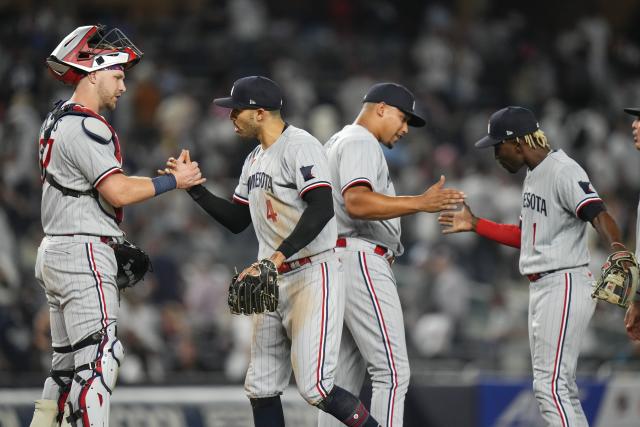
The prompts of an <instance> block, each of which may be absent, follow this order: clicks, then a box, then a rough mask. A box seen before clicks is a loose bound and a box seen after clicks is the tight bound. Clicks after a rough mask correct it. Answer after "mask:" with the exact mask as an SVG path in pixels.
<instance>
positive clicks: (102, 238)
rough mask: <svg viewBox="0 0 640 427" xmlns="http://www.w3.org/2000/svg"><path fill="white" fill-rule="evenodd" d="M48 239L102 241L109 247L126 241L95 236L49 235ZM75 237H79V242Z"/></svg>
mask: <svg viewBox="0 0 640 427" xmlns="http://www.w3.org/2000/svg"><path fill="white" fill-rule="evenodd" d="M47 237H69V238H70V239H69V241H89V242H90V241H94V242H97V241H100V242H101V243H105V244H107V245H111V244H115V243H122V242H123V241H124V238H123V237H117V236H98V235H95V234H47ZM75 237H78V240H76V239H74V238H75ZM65 240H66V239H65Z"/></svg>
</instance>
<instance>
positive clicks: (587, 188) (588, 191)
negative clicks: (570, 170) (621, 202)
mask: <svg viewBox="0 0 640 427" xmlns="http://www.w3.org/2000/svg"><path fill="white" fill-rule="evenodd" d="M578 185H579V186H580V188H582V191H584V194H592V193H595V192H596V190H594V189H593V187H591V183H590V182H588V181H578Z"/></svg>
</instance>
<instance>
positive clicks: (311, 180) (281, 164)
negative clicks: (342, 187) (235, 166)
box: [233, 125, 337, 260]
mask: <svg viewBox="0 0 640 427" xmlns="http://www.w3.org/2000/svg"><path fill="white" fill-rule="evenodd" d="M319 187H331V184H330V178H329V170H328V167H327V156H326V154H325V152H324V150H323V148H322V144H320V142H319V141H318V140H317V139H315V138H314V137H313V136H311V134H309V133H308V132H306V131H304V130H302V129H298V128H296V127H294V126H291V125H289V126H288V127H287V128H286V129H285V131H284V132H283V133H282V135H280V137H279V138H278V139H277V140H276V142H275V143H274V144H273V145H271V146H270V147H269V148H268V149H267V150H263V149H262V146H260V145H258V146H257V147H256V149H255V150H253V151H252V152H251V153H250V154H249V155H248V156H247V159H246V160H245V162H244V166H243V168H242V174H241V175H240V182H239V183H238V186H237V187H236V189H235V192H234V194H233V199H234V201H235V202H236V203H242V204H245V205H249V209H250V211H251V221H252V222H253V227H254V228H255V231H256V236H257V238H258V243H259V250H258V258H259V259H262V258H266V257H269V256H271V255H272V254H273V253H274V252H275V251H276V249H277V248H278V247H279V246H280V244H281V243H282V241H283V240H284V239H286V238H287V237H288V236H289V235H290V234H291V232H292V231H293V229H294V228H295V226H296V225H297V224H298V221H299V220H300V217H301V216H302V213H303V212H304V210H305V209H306V206H307V204H306V202H305V201H304V200H303V199H302V197H304V194H305V193H306V192H307V191H310V190H312V189H314V188H319ZM335 221H336V220H335V218H332V219H331V220H330V221H329V222H328V223H327V224H326V225H325V227H324V229H323V230H322V231H321V232H320V234H318V236H317V237H316V238H315V239H313V240H312V241H311V243H309V245H307V246H306V247H305V248H303V249H300V250H299V251H298V252H297V253H295V254H293V255H292V256H291V257H289V259H290V260H294V259H298V258H304V257H308V256H312V255H315V254H318V253H320V252H324V251H326V250H329V249H333V247H334V246H335V244H336V238H337V235H336V222H335Z"/></svg>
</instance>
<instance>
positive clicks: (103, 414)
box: [67, 325, 124, 427]
mask: <svg viewBox="0 0 640 427" xmlns="http://www.w3.org/2000/svg"><path fill="white" fill-rule="evenodd" d="M123 359H124V348H123V347H122V343H121V342H120V341H119V340H118V338H116V336H115V325H114V326H113V328H112V327H109V328H107V330H106V331H105V333H104V336H103V339H102V341H101V342H100V344H99V345H98V356H97V358H96V359H95V361H94V362H91V363H87V364H85V365H82V366H78V367H77V368H76V375H75V377H74V379H73V380H74V381H75V382H76V383H78V384H79V386H80V393H79V396H78V398H77V401H76V402H70V403H69V412H70V415H69V416H68V418H67V420H68V421H69V423H70V424H72V425H74V426H76V427H97V426H99V427H103V426H104V427H107V426H108V425H109V406H110V402H111V393H112V391H113V389H114V388H115V386H116V380H117V378H118V371H119V370H120V364H121V362H122V360H123ZM85 371H89V372H88V375H87V372H85ZM80 374H82V375H80Z"/></svg>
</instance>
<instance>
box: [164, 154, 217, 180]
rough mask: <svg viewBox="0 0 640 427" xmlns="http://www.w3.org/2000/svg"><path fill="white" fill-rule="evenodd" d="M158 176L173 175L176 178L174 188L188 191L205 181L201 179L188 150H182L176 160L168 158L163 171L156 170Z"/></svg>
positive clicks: (196, 165)
mask: <svg viewBox="0 0 640 427" xmlns="http://www.w3.org/2000/svg"><path fill="white" fill-rule="evenodd" d="M157 172H158V174H159V175H167V174H173V176H174V177H175V178H176V187H177V188H180V189H189V188H191V187H193V186H194V185H200V184H203V183H204V182H206V181H207V179H206V178H203V177H202V172H201V171H200V168H199V167H198V162H192V161H191V157H190V156H189V150H182V152H180V156H178V158H177V159H175V158H173V157H169V159H168V160H167V163H166V167H165V168H164V169H158V171H157Z"/></svg>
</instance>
